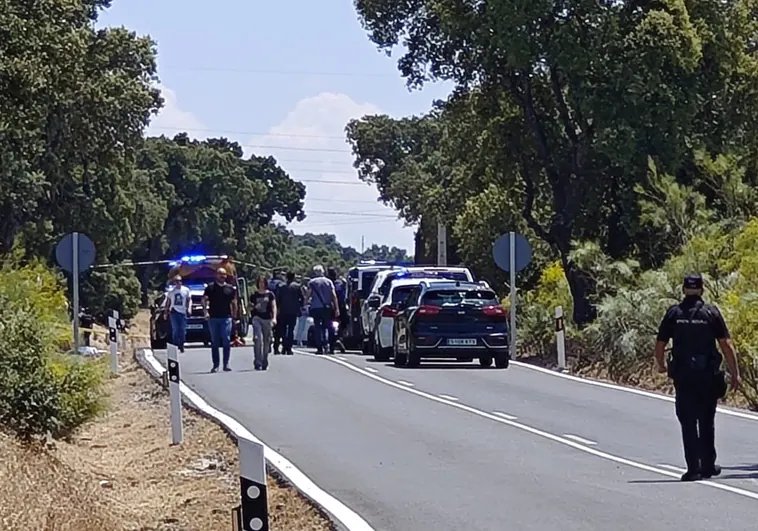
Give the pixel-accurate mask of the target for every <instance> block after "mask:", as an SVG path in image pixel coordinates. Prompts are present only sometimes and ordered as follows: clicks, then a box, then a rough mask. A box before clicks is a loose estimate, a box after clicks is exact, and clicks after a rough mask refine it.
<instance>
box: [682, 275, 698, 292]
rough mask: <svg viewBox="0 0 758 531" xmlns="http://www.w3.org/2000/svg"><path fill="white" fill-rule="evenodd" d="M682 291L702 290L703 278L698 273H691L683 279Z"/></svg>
mask: <svg viewBox="0 0 758 531" xmlns="http://www.w3.org/2000/svg"><path fill="white" fill-rule="evenodd" d="M684 289H703V276H702V275H701V274H700V273H691V274H689V275H687V276H686V277H684Z"/></svg>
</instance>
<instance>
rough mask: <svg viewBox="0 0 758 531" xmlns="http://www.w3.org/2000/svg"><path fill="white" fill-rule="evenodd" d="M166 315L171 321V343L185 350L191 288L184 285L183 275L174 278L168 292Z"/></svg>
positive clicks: (180, 350)
mask: <svg viewBox="0 0 758 531" xmlns="http://www.w3.org/2000/svg"><path fill="white" fill-rule="evenodd" d="M166 296H167V298H168V301H167V303H166V314H167V315H166V317H167V318H168V320H169V322H170V323H171V343H173V344H174V345H176V347H177V348H178V349H179V352H184V340H185V338H186V337H187V314H188V312H189V305H190V290H189V288H188V287H187V286H182V277H181V276H180V275H177V276H175V277H174V278H173V281H172V286H171V289H170V290H169V292H168V293H167V294H166Z"/></svg>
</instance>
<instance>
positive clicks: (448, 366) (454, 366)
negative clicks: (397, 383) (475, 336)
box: [380, 361, 503, 371]
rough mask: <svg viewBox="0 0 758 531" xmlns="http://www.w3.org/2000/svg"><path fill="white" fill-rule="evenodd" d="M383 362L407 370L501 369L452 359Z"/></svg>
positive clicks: (386, 365) (385, 364) (388, 365)
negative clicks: (405, 364)
mask: <svg viewBox="0 0 758 531" xmlns="http://www.w3.org/2000/svg"><path fill="white" fill-rule="evenodd" d="M380 363H384V366H385V367H393V368H395V369H406V370H409V371H417V370H424V369H432V370H434V369H436V370H439V369H443V370H447V369H450V370H453V369H458V370H465V371H501V370H503V369H497V368H495V367H482V366H481V365H479V364H478V363H476V364H475V363H465V362H456V361H452V362H450V363H424V362H423V361H422V362H421V364H420V365H419V366H418V367H395V365H394V364H392V363H386V362H380Z"/></svg>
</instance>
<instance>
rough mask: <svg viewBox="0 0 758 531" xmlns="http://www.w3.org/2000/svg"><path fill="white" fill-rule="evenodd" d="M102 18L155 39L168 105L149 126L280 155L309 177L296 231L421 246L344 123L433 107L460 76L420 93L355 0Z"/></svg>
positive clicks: (171, 7)
mask: <svg viewBox="0 0 758 531" xmlns="http://www.w3.org/2000/svg"><path fill="white" fill-rule="evenodd" d="M99 25H100V26H126V27H127V28H129V29H130V30H132V31H135V32H137V34H139V35H149V36H150V37H152V39H153V40H155V41H156V42H157V48H158V75H159V77H160V88H161V89H162V91H163V97H164V99H165V105H164V108H163V109H162V111H161V112H160V114H159V115H158V116H157V117H155V118H153V120H152V122H151V124H150V127H149V128H148V130H147V134H148V135H151V136H158V135H166V136H169V137H172V136H173V135H175V134H176V133H178V132H180V131H185V132H187V133H188V134H189V135H190V136H191V137H194V138H199V139H202V138H207V137H218V136H225V137H227V138H229V139H231V140H234V141H236V142H238V143H239V144H240V145H241V146H243V148H244V150H245V154H246V155H250V154H255V155H259V156H261V155H273V156H274V157H276V159H277V160H278V161H279V164H280V166H281V167H282V168H283V169H284V170H285V171H286V172H287V173H289V175H290V176H291V177H292V178H293V179H295V180H297V181H301V182H302V183H303V184H305V185H306V187H307V195H306V200H305V212H306V214H307V218H306V220H305V221H303V222H300V223H293V224H290V225H289V228H291V229H292V230H293V231H294V232H295V233H297V234H303V233H306V232H314V233H332V234H335V235H336V236H337V239H338V241H339V242H340V243H341V244H342V245H344V246H352V247H354V248H356V249H358V250H359V251H360V250H361V248H362V247H361V246H362V245H365V247H366V248H368V247H370V246H371V245H372V244H375V243H376V244H379V245H389V246H396V247H400V248H404V249H407V250H408V251H409V253H410V254H413V232H414V230H415V229H414V227H406V226H405V224H404V222H402V221H400V220H398V219H397V215H396V213H395V211H394V210H393V209H392V208H390V207H388V206H385V205H383V204H382V203H380V202H378V201H377V198H378V193H377V191H376V189H375V188H374V187H372V186H370V185H367V184H365V183H362V182H361V181H360V180H359V179H358V177H357V173H356V171H355V170H354V169H353V167H352V162H353V159H352V156H351V154H350V147H349V145H348V144H347V142H346V140H345V133H344V129H345V125H346V124H347V122H348V121H349V120H351V119H353V118H360V117H362V116H365V115H368V114H388V115H390V116H393V117H397V118H400V117H402V116H408V115H413V114H423V113H426V112H427V111H428V110H429V109H430V107H431V104H432V102H433V101H434V100H436V99H443V98H445V97H447V95H448V94H449V93H450V90H451V87H450V86H449V85H446V84H435V85H430V86H428V87H426V88H425V89H423V90H421V91H413V92H410V91H409V90H408V88H407V87H406V85H405V81H404V80H403V79H402V77H401V76H400V73H399V72H398V70H397V57H388V56H387V55H386V54H385V53H384V52H380V51H379V50H377V48H376V46H375V45H374V44H372V43H371V42H370V41H369V38H368V35H367V34H366V32H365V31H364V30H363V28H362V27H361V24H360V21H359V20H358V16H357V14H356V12H355V8H354V7H353V3H352V1H350V0H318V1H315V0H277V1H265V2H263V1H260V0H224V1H222V2H218V3H216V2H207V1H203V2H201V1H198V0H160V1H156V0H114V2H113V7H111V8H110V9H108V10H107V11H105V12H104V13H103V14H102V15H101V18H100V22H99ZM319 181H329V182H319Z"/></svg>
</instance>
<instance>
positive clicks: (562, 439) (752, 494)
mask: <svg viewBox="0 0 758 531" xmlns="http://www.w3.org/2000/svg"><path fill="white" fill-rule="evenodd" d="M304 354H306V355H308V356H313V357H316V356H315V355H314V354H310V353H308V352H306V353H304ZM321 359H325V360H328V361H330V362H331V363H338V364H339V365H342V366H343V367H345V368H347V369H349V370H351V371H353V372H357V373H358V374H362V375H364V376H366V377H367V378H370V379H372V380H375V381H377V382H380V383H383V384H385V385H388V386H390V387H394V388H395V389H400V390H402V391H405V392H406V393H411V394H414V395H416V396H420V397H421V398H426V399H427V400H431V401H432V402H437V403H438V404H444V405H447V406H450V407H453V408H456V409H460V410H461V411H466V412H467V413H471V414H473V415H477V416H479V417H482V418H485V419H489V420H493V421H495V422H499V423H501V424H506V425H508V426H511V427H513V428H516V429H519V430H522V431H525V432H528V433H531V434H533V435H537V436H538V437H542V438H544V439H548V440H550V441H553V442H557V443H559V444H563V445H565V446H569V447H571V448H574V449H576V450H579V451H581V452H584V453H587V454H590V455H592V456H595V457H599V458H601V459H606V460H608V461H612V462H614V463H619V464H622V465H627V466H630V467H633V468H637V469H639V470H644V471H646V472H652V473H654V474H659V475H662V476H667V477H671V478H677V479H678V478H679V474H676V473H674V472H670V471H668V470H665V469H663V468H661V467H655V466H651V465H646V464H644V463H639V462H637V461H633V460H631V459H627V458H625V457H620V456H617V455H613V454H609V453H607V452H602V451H600V450H597V449H595V448H591V447H589V446H586V445H583V444H580V443H578V442H575V441H572V440H570V439H567V438H565V437H561V436H559V435H553V434H552V433H548V432H546V431H542V430H540V429H537V428H532V427H531V426H527V425H526V424H522V423H520V422H515V421H512V420H508V419H505V418H501V417H498V416H497V415H492V414H490V413H487V412H486V411H482V410H480V409H476V408H473V407H471V406H467V405H464V404H460V403H458V402H454V401H452V400H447V399H444V398H442V397H439V396H435V395H432V394H429V393H425V392H424V391H419V390H418V389H410V388H408V387H404V386H402V385H400V384H397V383H395V382H393V381H391V380H387V379H386V378H383V377H381V376H377V375H375V374H370V373H369V372H367V371H365V370H364V369H362V368H360V367H356V366H355V365H353V364H351V363H348V362H346V361H342V360H338V359H335V358H321ZM697 485H702V486H704V487H711V488H714V489H718V490H723V491H725V492H730V493H732V494H737V495H740V496H744V497H746V498H750V499H753V500H758V492H753V491H749V490H745V489H740V488H738V487H733V486H731V485H725V484H723V483H716V482H714V481H698V482H697Z"/></svg>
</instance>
